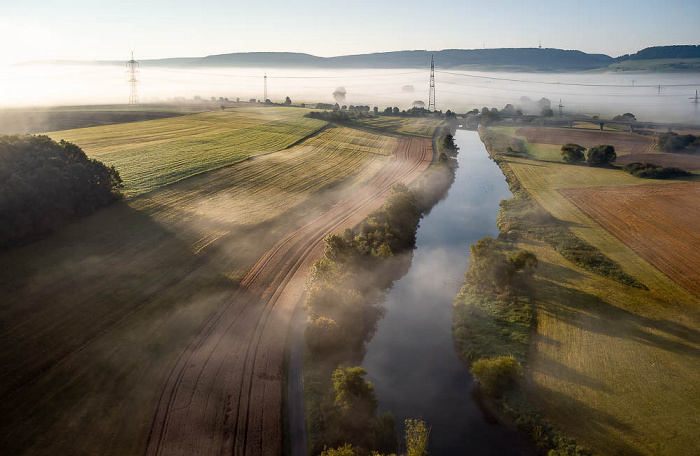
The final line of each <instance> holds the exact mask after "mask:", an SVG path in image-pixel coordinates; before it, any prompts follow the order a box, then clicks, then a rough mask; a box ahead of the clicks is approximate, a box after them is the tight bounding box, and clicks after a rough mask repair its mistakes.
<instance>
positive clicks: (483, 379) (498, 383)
mask: <svg viewBox="0 0 700 456" xmlns="http://www.w3.org/2000/svg"><path fill="white" fill-rule="evenodd" d="M471 371H472V375H473V376H474V379H475V380H476V381H477V382H479V384H480V385H481V387H482V388H483V390H484V392H485V393H486V394H488V395H489V396H492V397H498V396H501V395H503V393H505V392H506V391H507V390H508V389H509V388H510V387H512V386H513V384H514V383H515V381H516V380H517V378H518V377H519V376H520V374H521V373H522V367H521V365H520V363H519V362H518V361H516V359H515V358H514V357H513V356H499V357H497V358H482V359H480V360H478V361H476V362H475V363H474V364H473V365H472V368H471Z"/></svg>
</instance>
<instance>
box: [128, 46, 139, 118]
mask: <svg viewBox="0 0 700 456" xmlns="http://www.w3.org/2000/svg"><path fill="white" fill-rule="evenodd" d="M126 67H127V68H128V69H129V70H128V72H129V84H130V85H131V94H130V95H129V106H138V104H139V92H138V82H139V80H138V79H136V75H137V74H138V70H137V68H138V67H139V62H137V61H136V60H134V51H131V60H129V61H128V62H126Z"/></svg>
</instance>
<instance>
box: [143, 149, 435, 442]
mask: <svg viewBox="0 0 700 456" xmlns="http://www.w3.org/2000/svg"><path fill="white" fill-rule="evenodd" d="M394 155H395V158H394V160H392V161H391V162H390V163H389V164H388V165H387V166H385V167H384V168H382V169H381V170H380V171H379V173H378V174H377V175H376V176H375V177H374V178H372V179H371V180H370V181H369V182H368V183H367V185H365V186H364V187H363V188H362V189H361V190H359V191H357V192H356V193H355V194H353V195H352V196H350V197H349V198H347V199H345V200H343V201H342V202H340V203H339V204H337V205H335V206H333V208H332V209H331V210H329V211H328V212H325V213H324V214H323V215H321V216H319V217H318V218H317V219H315V220H313V221H312V222H310V223H308V224H307V225H305V226H303V227H302V228H300V229H298V230H296V231H294V232H293V233H291V234H289V235H288V236H286V237H284V238H283V239H282V240H281V241H280V242H278V243H277V244H276V245H275V246H274V247H272V248H271V249H270V250H268V251H267V253H265V255H263V256H262V258H261V259H260V260H259V261H258V262H257V263H256V264H255V266H253V268H252V269H251V270H250V271H249V272H248V274H247V275H246V276H245V277H244V278H243V280H242V282H241V288H240V289H239V290H237V291H236V293H235V294H234V295H233V296H231V298H230V299H229V300H228V303H227V304H226V305H224V306H223V307H222V308H221V309H220V311H219V312H217V313H216V314H215V315H214V316H213V317H212V318H211V319H210V320H209V321H208V322H207V323H206V324H205V325H204V327H203V328H202V330H201V331H200V333H199V335H198V336H197V337H196V338H195V339H194V341H193V342H192V343H191V344H190V346H189V348H188V349H187V350H186V352H185V353H184V354H183V356H182V357H181V358H180V361H179V362H178V364H177V366H176V367H175V368H174V369H173V370H172V372H171V375H170V377H169V379H168V382H167V385H166V388H165V390H164V392H163V394H162V396H161V400H160V405H159V407H158V411H157V414H156V417H155V420H154V423H153V429H152V430H151V437H150V441H149V446H148V451H147V454H148V455H160V454H167V455H179V454H182V455H191V454H240V455H243V454H256V455H259V454H265V455H278V454H282V390H283V379H282V364H283V358H284V347H285V341H286V338H287V328H289V325H290V321H291V316H292V313H293V312H294V309H295V307H296V306H297V304H298V302H299V301H300V298H301V295H302V292H303V287H304V284H305V282H306V280H307V278H308V274H309V268H310V266H311V264H312V262H313V261H314V260H315V259H316V258H318V257H319V256H320V255H321V253H322V249H323V239H324V237H325V236H326V235H327V234H329V233H332V232H337V231H340V230H342V229H344V228H347V227H353V226H355V225H357V224H358V223H359V222H360V221H361V220H362V219H363V218H364V217H365V215H366V214H367V213H368V211H370V210H372V209H374V208H377V207H379V206H380V205H381V204H382V202H383V201H384V198H385V196H386V195H387V193H388V191H389V188H390V187H391V186H392V185H393V184H394V183H396V182H399V181H402V182H405V183H410V182H412V181H413V180H415V179H416V178H417V177H418V176H419V175H420V173H422V172H423V171H424V170H425V169H426V168H427V167H428V165H429V164H430V161H431V159H432V155H433V153H432V146H431V141H430V140H429V139H419V138H414V139H406V138H402V139H400V140H399V142H398V145H397V147H396V149H395V152H394Z"/></svg>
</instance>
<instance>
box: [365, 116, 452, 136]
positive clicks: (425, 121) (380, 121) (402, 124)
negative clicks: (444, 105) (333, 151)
mask: <svg viewBox="0 0 700 456" xmlns="http://www.w3.org/2000/svg"><path fill="white" fill-rule="evenodd" d="M355 122H356V123H358V124H360V125H366V126H368V127H371V128H376V129H378V130H384V131H388V132H391V133H399V134H402V135H412V136H422V137H424V138H432V137H433V134H434V133H435V129H436V128H437V127H438V125H440V120H438V119H430V118H426V117H394V116H379V117H369V118H365V119H357V120H356V121H355Z"/></svg>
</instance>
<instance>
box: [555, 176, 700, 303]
mask: <svg viewBox="0 0 700 456" xmlns="http://www.w3.org/2000/svg"><path fill="white" fill-rule="evenodd" d="M561 192H562V193H563V194H564V196H566V197H567V198H568V199H569V200H570V201H572V202H573V203H574V204H575V205H576V206H577V207H578V208H579V209H581V210H582V211H584V212H585V213H586V214H587V215H588V216H589V217H591V218H592V219H593V220H595V221H596V222H598V223H599V224H600V225H601V226H603V228H605V229H607V230H608V231H610V232H611V233H613V234H614V235H615V236H617V237H618V238H619V239H620V240H621V241H622V242H624V243H625V244H626V245H628V246H629V247H630V248H631V249H632V250H634V251H635V252H636V253H637V254H638V255H639V256H641V257H642V258H644V259H645V260H647V261H648V262H649V263H651V264H653V265H654V266H656V267H657V268H658V269H659V270H660V271H662V272H663V273H665V274H666V275H668V276H669V277H671V278H672V279H673V280H675V281H676V282H677V283H679V284H680V285H681V286H683V287H684V288H685V289H687V290H688V291H690V292H691V293H694V294H695V295H696V296H700V270H698V265H700V248H699V247H700V227H699V226H698V219H699V218H700V182H687V183H676V184H669V185H662V186H660V185H636V186H633V187H626V186H614V187H595V188H590V187H581V188H568V189H563V190H561Z"/></svg>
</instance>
